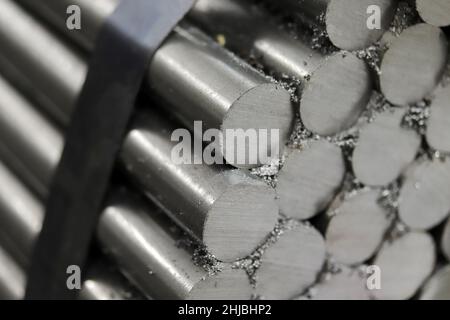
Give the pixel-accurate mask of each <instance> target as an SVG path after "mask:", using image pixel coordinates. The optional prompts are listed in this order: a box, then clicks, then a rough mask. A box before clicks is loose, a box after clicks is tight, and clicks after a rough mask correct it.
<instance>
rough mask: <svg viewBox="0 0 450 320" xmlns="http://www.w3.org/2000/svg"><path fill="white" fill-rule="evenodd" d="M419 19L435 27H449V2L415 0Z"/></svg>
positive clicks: (445, 0) (444, 0)
mask: <svg viewBox="0 0 450 320" xmlns="http://www.w3.org/2000/svg"><path fill="white" fill-rule="evenodd" d="M416 7H417V11H418V12H419V14H420V16H421V18H422V19H423V20H424V21H425V22H426V23H429V24H432V25H434V26H436V27H444V26H448V25H450V2H448V1H447V0H433V1H427V0H416Z"/></svg>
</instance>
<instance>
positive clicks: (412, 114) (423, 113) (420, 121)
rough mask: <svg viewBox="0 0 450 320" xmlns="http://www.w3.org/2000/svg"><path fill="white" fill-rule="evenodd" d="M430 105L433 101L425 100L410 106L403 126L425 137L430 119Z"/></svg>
mask: <svg viewBox="0 0 450 320" xmlns="http://www.w3.org/2000/svg"><path fill="white" fill-rule="evenodd" d="M430 104H431V100H429V99H425V100H422V101H420V102H418V103H416V104H414V105H411V106H409V108H408V111H407V113H406V115H405V117H404V119H403V122H402V125H403V126H404V127H405V128H411V129H414V130H416V131H417V132H418V133H419V134H421V135H424V134H425V132H426V130H427V120H428V118H429V117H430Z"/></svg>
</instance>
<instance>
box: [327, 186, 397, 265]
mask: <svg viewBox="0 0 450 320" xmlns="http://www.w3.org/2000/svg"><path fill="white" fill-rule="evenodd" d="M379 196H380V192H379V191H378V190H365V191H360V192H358V193H356V194H355V195H353V196H351V197H349V198H348V199H345V200H342V201H338V203H335V204H334V205H332V207H331V208H330V209H329V212H328V215H329V217H330V221H329V223H328V227H327V231H326V233H325V239H326V246H327V251H328V253H329V254H330V255H331V257H332V259H333V260H336V261H337V262H338V263H344V264H347V265H358V264H361V263H363V262H364V261H366V260H368V259H369V258H370V257H372V256H373V255H374V254H375V253H376V251H377V250H378V248H379V247H380V245H381V244H382V242H383V239H384V236H385V234H386V232H387V230H388V228H389V226H390V224H391V223H390V222H391V221H390V219H389V218H388V212H386V210H385V209H384V208H383V207H382V206H381V205H380V204H379V203H378V199H379Z"/></svg>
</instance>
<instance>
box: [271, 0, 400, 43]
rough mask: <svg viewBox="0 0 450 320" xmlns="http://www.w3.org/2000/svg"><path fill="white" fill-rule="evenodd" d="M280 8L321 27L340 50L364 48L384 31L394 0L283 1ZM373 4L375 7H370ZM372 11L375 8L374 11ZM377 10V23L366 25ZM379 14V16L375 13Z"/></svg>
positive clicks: (389, 21) (388, 21) (389, 19)
mask: <svg viewBox="0 0 450 320" xmlns="http://www.w3.org/2000/svg"><path fill="white" fill-rule="evenodd" d="M278 5H279V6H280V8H281V9H282V10H284V11H285V12H287V13H289V14H293V15H294V16H295V17H298V18H299V20H300V21H302V22H303V23H306V24H312V25H313V27H319V28H323V29H324V30H325V31H326V33H327V35H328V37H329V39H330V40H331V42H332V43H333V44H334V45H335V46H336V47H338V48H341V49H344V50H359V49H364V48H366V47H368V46H370V45H371V44H373V43H374V42H376V41H377V40H378V39H379V38H380V37H381V36H382V35H383V33H384V32H385V31H386V30H388V28H389V26H390V24H391V21H392V19H393V17H394V14H395V9H396V7H397V1H396V0H375V1H373V0H301V1H298V0H283V1H279V3H278ZM374 7H375V8H374ZM369 9H370V10H369ZM374 10H376V11H374ZM375 12H376V13H377V15H376V17H377V18H379V20H378V21H377V22H379V25H377V26H376V28H373V27H370V25H369V22H370V24H371V23H372V22H373V20H372V19H371V15H372V18H373V14H374V13H375ZM378 13H379V15H378Z"/></svg>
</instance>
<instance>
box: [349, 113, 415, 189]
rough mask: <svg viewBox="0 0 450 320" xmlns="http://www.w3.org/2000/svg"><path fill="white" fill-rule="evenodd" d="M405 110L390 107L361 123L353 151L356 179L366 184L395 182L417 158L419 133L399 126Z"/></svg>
mask: <svg viewBox="0 0 450 320" xmlns="http://www.w3.org/2000/svg"><path fill="white" fill-rule="evenodd" d="M405 114H406V110H405V109H403V108H390V109H388V110H386V111H383V112H381V113H377V114H375V115H374V119H371V121H370V122H367V123H366V124H363V125H362V126H361V128H360V132H359V138H358V141H357V144H356V147H355V149H354V151H353V154H352V167H353V172H354V173H355V176H356V178H357V179H358V180H359V181H361V182H362V183H364V184H365V185H368V186H384V185H388V184H390V183H392V182H393V181H395V180H396V179H397V178H398V177H399V176H400V175H401V174H402V172H403V171H404V170H405V169H406V168H407V167H408V165H409V164H410V163H411V162H412V161H414V159H415V158H416V156H417V154H418V152H419V148H420V146H421V142H422V139H421V136H420V135H419V134H418V133H417V132H416V131H414V130H413V129H408V128H404V126H402V124H403V119H404V116H405Z"/></svg>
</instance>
